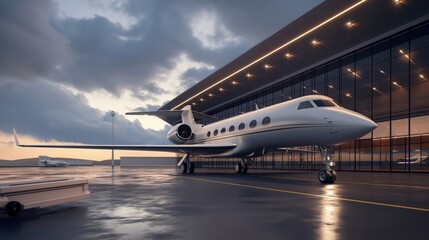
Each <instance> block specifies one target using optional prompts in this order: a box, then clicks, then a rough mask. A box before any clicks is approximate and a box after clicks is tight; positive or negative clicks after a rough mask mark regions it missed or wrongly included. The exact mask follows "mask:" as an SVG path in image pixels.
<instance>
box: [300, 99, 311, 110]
mask: <svg viewBox="0 0 429 240" xmlns="http://www.w3.org/2000/svg"><path fill="white" fill-rule="evenodd" d="M312 107H313V105H312V104H311V102H310V101H305V102H300V103H299V105H298V110H301V109H306V108H312Z"/></svg>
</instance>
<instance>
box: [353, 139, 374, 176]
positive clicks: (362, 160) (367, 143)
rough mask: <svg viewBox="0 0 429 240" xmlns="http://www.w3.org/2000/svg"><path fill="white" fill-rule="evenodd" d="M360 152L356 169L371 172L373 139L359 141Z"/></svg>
mask: <svg viewBox="0 0 429 240" xmlns="http://www.w3.org/2000/svg"><path fill="white" fill-rule="evenodd" d="M357 143H359V152H358V154H357V156H356V158H357V159H356V165H357V166H356V169H358V170H371V153H372V152H371V144H372V140H371V139H365V140H359V141H357Z"/></svg>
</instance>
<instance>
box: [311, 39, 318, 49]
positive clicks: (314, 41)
mask: <svg viewBox="0 0 429 240" xmlns="http://www.w3.org/2000/svg"><path fill="white" fill-rule="evenodd" d="M319 44H320V41H319V40H317V39H313V40H311V45H313V47H315V46H317V45H319Z"/></svg>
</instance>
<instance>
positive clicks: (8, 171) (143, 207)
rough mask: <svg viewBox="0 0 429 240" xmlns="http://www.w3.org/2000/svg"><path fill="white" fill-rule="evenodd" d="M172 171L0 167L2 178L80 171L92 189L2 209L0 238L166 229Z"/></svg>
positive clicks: (170, 221)
mask: <svg viewBox="0 0 429 240" xmlns="http://www.w3.org/2000/svg"><path fill="white" fill-rule="evenodd" d="M175 174H176V170H175V169H139V168H134V169H121V168H115V169H114V170H111V168H110V167H109V168H108V167H68V168H49V169H48V168H0V183H4V182H14V181H17V180H18V179H19V180H26V181H27V180H30V181H31V180H40V179H49V178H58V177H61V178H69V177H83V178H88V179H89V182H90V191H91V198H90V199H88V200H83V201H79V202H74V203H70V204H63V205H58V206H54V207H48V208H42V209H32V210H28V211H24V212H22V214H21V216H19V217H18V218H10V217H8V216H6V215H5V214H2V213H1V214H0V233H1V234H0V235H1V238H0V239H29V238H31V237H32V236H33V235H35V234H36V236H37V238H38V239H76V236H79V238H84V239H86V238H91V239H94V238H96V239H99V238H103V239H118V238H124V239H145V238H146V239H147V238H154V237H155V238H156V236H161V235H162V236H164V235H170V234H171V232H174V225H175V224H174V222H175V221H176V220H175V214H173V213H172V212H171V211H169V210H168V209H169V208H170V206H171V205H174V204H175V203H174V200H175V197H174V184H175V183H174V181H173V179H174V178H175V176H174V175H175ZM83 210H84V211H83ZM53 226H55V227H53ZM4 234H5V235H4ZM3 236H4V237H5V238H3Z"/></svg>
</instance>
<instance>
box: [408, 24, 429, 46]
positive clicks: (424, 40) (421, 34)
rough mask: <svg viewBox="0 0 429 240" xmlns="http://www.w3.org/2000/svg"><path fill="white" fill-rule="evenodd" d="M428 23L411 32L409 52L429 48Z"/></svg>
mask: <svg viewBox="0 0 429 240" xmlns="http://www.w3.org/2000/svg"><path fill="white" fill-rule="evenodd" d="M428 33H429V23H426V24H424V25H422V26H419V27H417V28H414V29H412V30H411V33H410V38H411V51H414V50H418V49H420V48H425V47H429V34H428Z"/></svg>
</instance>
